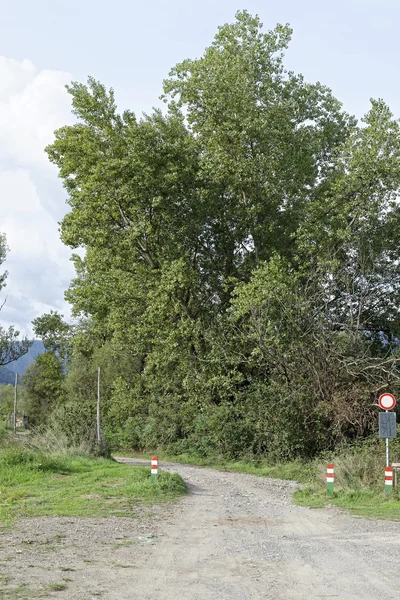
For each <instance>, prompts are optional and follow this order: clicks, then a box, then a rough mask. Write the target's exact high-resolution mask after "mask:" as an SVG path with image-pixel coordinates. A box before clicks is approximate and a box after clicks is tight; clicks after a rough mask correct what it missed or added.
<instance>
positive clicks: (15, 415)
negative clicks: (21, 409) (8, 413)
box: [13, 373, 18, 435]
mask: <svg viewBox="0 0 400 600" xmlns="http://www.w3.org/2000/svg"><path fill="white" fill-rule="evenodd" d="M17 389H18V373H15V388H14V414H13V430H14V435H15V434H16V433H17Z"/></svg>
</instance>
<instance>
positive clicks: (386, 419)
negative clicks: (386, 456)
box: [379, 412, 396, 438]
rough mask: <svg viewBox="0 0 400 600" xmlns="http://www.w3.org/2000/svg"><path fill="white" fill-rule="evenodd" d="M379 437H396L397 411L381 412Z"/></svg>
mask: <svg viewBox="0 0 400 600" xmlns="http://www.w3.org/2000/svg"><path fill="white" fill-rule="evenodd" d="M379 437H380V438H395V437H396V413H392V412H383V413H379Z"/></svg>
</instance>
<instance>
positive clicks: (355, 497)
mask: <svg viewBox="0 0 400 600" xmlns="http://www.w3.org/2000/svg"><path fill="white" fill-rule="evenodd" d="M293 499H294V501H295V503H296V504H298V505H300V506H308V507H311V508H323V507H324V506H328V505H334V506H336V507H338V508H341V509H345V510H347V511H349V512H350V513H351V514H353V515H356V516H359V517H365V518H368V519H372V518H374V519H390V520H392V521H399V520H400V498H399V495H398V493H397V492H392V493H391V494H386V493H385V492H384V491H379V490H374V489H361V490H358V491H357V490H339V491H337V492H335V493H334V494H333V496H328V495H327V493H326V492H325V491H324V490H322V489H321V488H317V487H315V486H306V487H304V488H302V489H299V490H296V491H295V492H294V494H293Z"/></svg>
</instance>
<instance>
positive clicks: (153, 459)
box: [151, 456, 158, 483]
mask: <svg viewBox="0 0 400 600" xmlns="http://www.w3.org/2000/svg"><path fill="white" fill-rule="evenodd" d="M157 477H158V458H157V456H152V457H151V481H152V482H153V483H154V482H156V481H157Z"/></svg>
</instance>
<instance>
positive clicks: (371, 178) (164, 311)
mask: <svg viewBox="0 0 400 600" xmlns="http://www.w3.org/2000/svg"><path fill="white" fill-rule="evenodd" d="M290 37H291V30H290V28H289V27H288V26H281V25H278V26H277V27H276V28H275V29H274V30H272V31H268V32H267V33H264V31H263V28H262V24H261V23H260V21H259V19H258V17H252V16H251V15H250V14H249V13H247V12H246V11H243V12H239V13H237V15H236V20H235V22H234V23H232V24H227V25H224V26H222V27H220V28H219V30H218V33H217V35H216V37H215V39H214V41H213V42H212V44H211V46H210V47H209V48H207V49H206V50H205V52H204V54H203V56H201V57H200V58H199V59H196V60H185V61H183V62H182V63H180V64H178V65H176V67H174V68H173V69H172V71H171V73H170V75H169V78H168V79H166V80H165V82H164V95H163V99H164V102H165V110H164V111H160V110H154V111H153V112H152V113H151V114H150V115H144V116H143V117H141V118H137V117H136V116H135V115H134V114H133V113H132V112H130V111H125V112H124V113H122V114H119V113H118V111H117V107H116V103H115V99H114V92H113V90H107V89H106V88H105V87H104V86H103V85H102V84H101V83H99V82H97V81H95V80H94V79H92V78H89V80H88V83H87V85H84V84H80V83H73V84H72V85H71V86H69V87H68V91H69V93H70V94H71V97H72V105H73V111H74V114H75V115H76V117H77V123H76V124H75V125H72V126H68V127H63V128H61V129H59V130H58V131H57V132H56V134H55V141H54V143H53V144H51V145H50V146H49V147H48V148H47V152H48V155H49V158H50V160H51V161H52V162H53V163H55V164H56V165H57V167H58V169H59V172H60V176H61V178H62V179H63V182H64V187H65V189H66V192H67V202H68V204H69V206H70V209H71V210H70V212H69V213H68V214H67V215H66V216H65V218H64V219H63V221H62V224H61V237H62V240H63V241H64V243H66V244H67V245H69V246H70V247H72V248H75V249H77V248H82V247H83V248H84V249H85V254H84V257H83V258H82V253H80V254H79V255H78V254H76V255H75V256H74V262H75V268H76V278H75V279H74V280H73V282H72V284H71V286H70V288H69V290H68V291H67V293H66V297H67V299H68V300H69V301H70V303H71V305H72V308H73V312H74V315H75V316H76V317H79V319H80V324H79V325H78V326H77V328H76V329H75V331H74V338H73V342H72V360H71V362H70V371H69V373H68V375H67V378H66V384H65V385H66V389H67V392H66V394H67V397H68V398H69V401H70V402H72V403H73V402H75V403H76V406H80V407H91V408H90V410H89V408H88V413H87V414H90V411H91V410H93V385H94V384H93V382H92V384H91V385H92V387H90V386H89V388H87V386H86V384H84V381H83V379H85V378H86V382H87V381H90V380H91V378H93V377H94V373H95V367H96V364H99V363H100V362H101V363H102V364H104V368H105V369H106V373H107V375H106V377H105V384H104V415H103V416H104V426H105V430H106V434H107V436H108V439H109V440H110V441H111V443H112V444H114V445H118V444H124V445H133V446H136V447H145V446H148V447H151V446H156V445H160V444H161V445H164V446H172V447H174V448H175V449H182V448H185V449H188V448H189V449H196V451H198V452H203V453H208V452H221V453H224V454H230V455H239V454H243V453H244V452H250V453H253V454H261V453H264V454H269V455H270V456H275V457H293V456H299V455H300V456H311V455H313V454H315V453H316V452H318V451H320V450H323V449H326V448H330V447H332V446H333V445H334V444H336V443H338V442H340V441H343V440H345V439H355V438H357V437H362V436H364V435H366V434H368V433H369V432H370V431H371V430H372V427H373V426H374V422H375V421H374V419H375V412H374V410H375V409H374V404H375V401H376V397H377V394H379V392H380V390H382V389H387V390H394V391H395V390H396V389H397V386H398V380H399V371H398V360H399V358H398V337H399V314H398V306H399V264H400V260H399V259H400V257H399V250H398V244H397V237H398V232H399V208H398V195H399V185H400V170H399V169H400V161H399V158H400V154H399V152H400V130H399V124H398V122H397V121H396V120H395V119H394V118H393V115H392V114H391V112H390V110H389V108H388V107H387V106H386V105H385V103H384V102H383V101H381V100H377V101H375V100H374V101H372V102H371V109H370V111H369V112H368V114H367V115H366V116H365V118H364V120H363V121H362V122H361V123H357V121H356V120H355V119H354V118H353V117H351V116H349V115H348V114H347V113H346V112H345V111H344V110H343V108H342V105H341V103H340V102H339V101H338V100H337V99H336V98H335V97H334V96H333V94H332V92H331V91H330V90H329V89H328V88H326V87H325V86H323V85H321V84H319V83H318V84H310V83H308V82H306V81H305V79H304V78H303V76H301V75H297V74H295V73H292V72H288V71H286V70H285V68H284V52H285V50H286V48H287V46H288V44H289V42H290ZM51 319H52V320H57V317H56V316H55V315H53V316H52V317H51ZM43 324H44V322H40V323H39V322H38V323H37V325H38V326H40V327H41V326H42V325H43ZM46 327H47V325H46ZM84 373H86V375H85V377H83V374H84ZM89 373H91V375H90V376H89ZM82 377H83V379H82ZM79 381H81V382H82V385H81V384H80V383H79ZM85 390H86V391H85Z"/></svg>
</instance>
